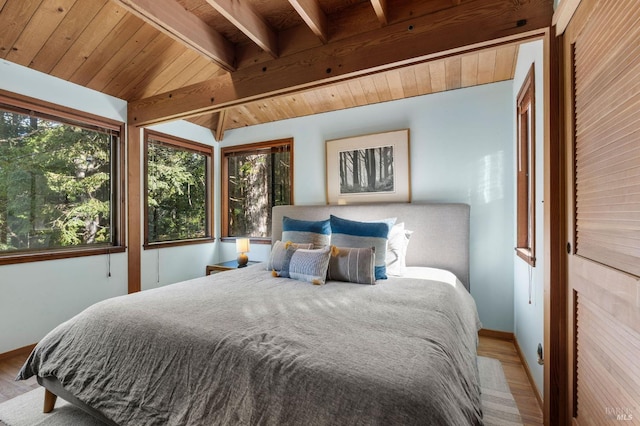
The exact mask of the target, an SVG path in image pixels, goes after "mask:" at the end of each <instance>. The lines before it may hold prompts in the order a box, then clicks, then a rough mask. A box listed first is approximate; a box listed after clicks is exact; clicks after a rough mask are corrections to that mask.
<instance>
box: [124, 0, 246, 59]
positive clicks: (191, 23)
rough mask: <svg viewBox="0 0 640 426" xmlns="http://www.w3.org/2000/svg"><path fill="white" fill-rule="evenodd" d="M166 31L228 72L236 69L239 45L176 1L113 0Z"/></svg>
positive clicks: (160, 29)
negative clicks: (236, 46) (237, 47)
mask: <svg viewBox="0 0 640 426" xmlns="http://www.w3.org/2000/svg"><path fill="white" fill-rule="evenodd" d="M112 1H114V2H116V3H117V4H119V5H121V6H122V7H124V8H125V9H126V10H128V11H129V12H131V13H133V14H134V15H136V16H137V17H139V18H140V19H142V20H143V21H145V22H147V23H148V24H150V25H152V26H153V27H154V28H156V29H157V30H159V31H161V32H162V33H163V34H165V35H167V36H169V37H171V38H172V39H174V40H176V41H178V42H180V43H182V44H184V45H185V46H187V47H188V48H190V49H193V50H195V51H196V52H198V53H199V54H201V55H204V56H206V57H207V58H209V59H211V60H212V61H213V62H215V63H216V64H218V65H219V66H220V67H221V68H223V69H225V70H227V71H233V70H235V68H236V66H235V48H234V46H233V44H231V42H229V41H228V40H227V39H225V38H224V37H223V36H222V35H221V34H220V33H219V32H217V31H216V30H215V29H213V28H212V27H210V26H209V25H207V24H206V23H205V22H204V21H202V20H200V19H199V18H198V17H197V16H195V15H194V14H192V13H191V12H189V11H187V10H185V9H184V8H183V7H182V6H180V5H179V4H178V3H177V2H176V1H175V0H112Z"/></svg>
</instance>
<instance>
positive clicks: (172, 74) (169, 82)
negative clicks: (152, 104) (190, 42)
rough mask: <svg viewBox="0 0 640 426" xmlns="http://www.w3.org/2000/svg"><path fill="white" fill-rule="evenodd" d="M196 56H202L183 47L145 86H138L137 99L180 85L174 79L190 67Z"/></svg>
mask: <svg viewBox="0 0 640 426" xmlns="http://www.w3.org/2000/svg"><path fill="white" fill-rule="evenodd" d="M197 58H202V56H199V55H198V54H197V53H196V52H194V51H193V50H191V49H183V51H182V52H181V53H180V55H179V56H178V57H177V58H176V59H175V60H174V61H173V62H171V63H170V64H169V65H168V66H167V67H166V68H165V69H164V70H163V72H162V74H160V75H159V76H157V77H156V78H154V79H153V80H150V81H148V83H147V85H146V86H145V87H141V88H140V92H139V98H138V99H141V98H146V97H148V96H153V95H155V94H157V93H161V92H163V91H166V90H172V89H176V88H178V87H180V85H179V84H176V80H177V79H179V78H180V75H181V74H182V73H183V72H186V71H187V70H188V69H189V68H190V67H191V65H192V64H193V63H194V62H195V61H196V59H197Z"/></svg>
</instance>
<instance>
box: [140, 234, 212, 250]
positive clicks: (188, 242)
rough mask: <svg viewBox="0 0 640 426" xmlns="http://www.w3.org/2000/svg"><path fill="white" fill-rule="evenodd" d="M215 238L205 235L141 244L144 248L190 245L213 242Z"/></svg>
mask: <svg viewBox="0 0 640 426" xmlns="http://www.w3.org/2000/svg"><path fill="white" fill-rule="evenodd" d="M215 241H216V239H215V238H213V237H205V238H194V239H191V240H179V241H161V242H157V243H145V244H144V245H143V247H144V249H145V250H153V249H160V248H167V247H177V246H190V245H193V244H209V243H213V242H215Z"/></svg>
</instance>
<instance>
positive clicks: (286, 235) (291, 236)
mask: <svg viewBox="0 0 640 426" xmlns="http://www.w3.org/2000/svg"><path fill="white" fill-rule="evenodd" d="M282 241H291V242H292V243H297V244H307V243H311V244H313V247H314V248H321V247H325V246H328V245H329V243H330V242H331V225H330V223H329V219H326V220H317V221H312V220H300V219H291V218H290V217H287V216H285V217H283V218H282Z"/></svg>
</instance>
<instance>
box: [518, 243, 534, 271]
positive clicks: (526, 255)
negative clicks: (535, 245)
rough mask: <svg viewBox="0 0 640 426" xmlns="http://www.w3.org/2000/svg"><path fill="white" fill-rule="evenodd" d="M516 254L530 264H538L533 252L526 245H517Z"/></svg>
mask: <svg viewBox="0 0 640 426" xmlns="http://www.w3.org/2000/svg"><path fill="white" fill-rule="evenodd" d="M516 254H517V255H518V257H519V258H520V259H522V260H524V261H525V262H527V263H528V264H529V265H531V266H533V267H535V266H536V257H535V256H534V255H533V252H532V250H531V249H529V248H524V247H516Z"/></svg>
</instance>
